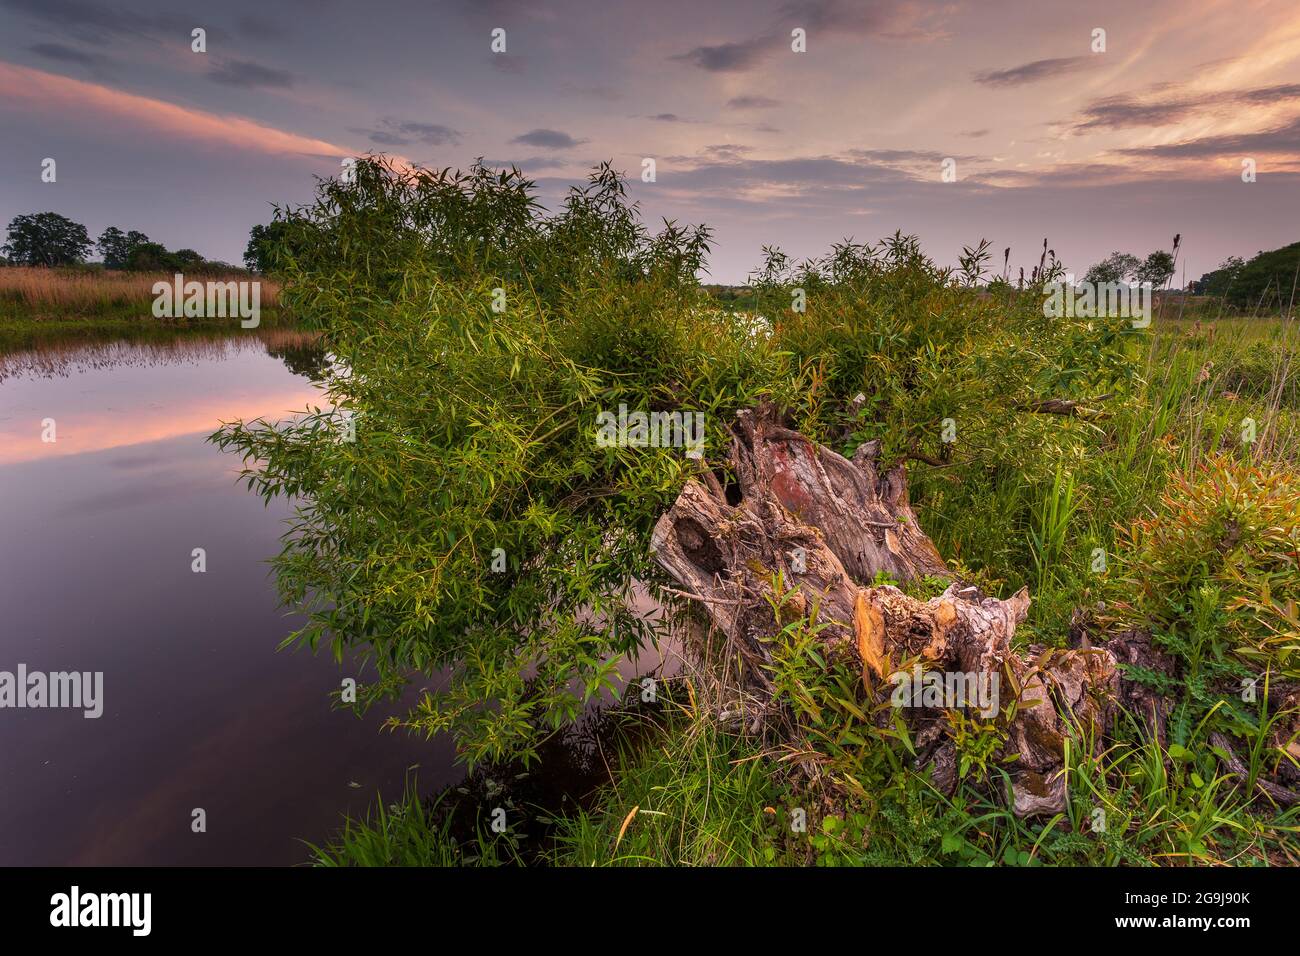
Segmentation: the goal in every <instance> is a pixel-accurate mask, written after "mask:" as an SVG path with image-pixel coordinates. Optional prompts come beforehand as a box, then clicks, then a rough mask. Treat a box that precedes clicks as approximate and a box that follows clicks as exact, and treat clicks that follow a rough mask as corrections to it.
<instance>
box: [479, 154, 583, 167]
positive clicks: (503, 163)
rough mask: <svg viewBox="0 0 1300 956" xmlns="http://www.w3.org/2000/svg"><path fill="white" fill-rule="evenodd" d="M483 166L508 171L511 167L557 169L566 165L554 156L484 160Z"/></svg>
mask: <svg viewBox="0 0 1300 956" xmlns="http://www.w3.org/2000/svg"><path fill="white" fill-rule="evenodd" d="M483 165H484V166H490V167H492V168H493V169H509V168H510V167H511V166H514V167H516V168H518V169H557V168H559V167H560V166H567V165H568V163H567V162H566V161H565V160H563V159H556V158H555V157H554V156H529V157H528V158H527V159H484V160H483Z"/></svg>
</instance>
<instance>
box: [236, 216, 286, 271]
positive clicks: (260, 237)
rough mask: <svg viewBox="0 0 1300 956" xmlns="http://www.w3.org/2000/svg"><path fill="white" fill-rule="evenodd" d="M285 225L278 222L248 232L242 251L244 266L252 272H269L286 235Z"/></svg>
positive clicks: (256, 227) (255, 227) (258, 226)
mask: <svg viewBox="0 0 1300 956" xmlns="http://www.w3.org/2000/svg"><path fill="white" fill-rule="evenodd" d="M287 234H288V230H287V224H286V223H284V222H280V221H274V222H269V223H267V224H266V225H265V226H262V225H257V226H254V227H253V228H252V229H250V230H249V231H248V245H247V247H245V249H244V265H246V266H247V267H248V268H249V269H251V270H253V271H254V272H270V271H271V269H273V268H274V267H275V260H276V257H277V256H278V255H279V254H280V252H281V250H282V247H283V244H284V240H285V237H286V235H287Z"/></svg>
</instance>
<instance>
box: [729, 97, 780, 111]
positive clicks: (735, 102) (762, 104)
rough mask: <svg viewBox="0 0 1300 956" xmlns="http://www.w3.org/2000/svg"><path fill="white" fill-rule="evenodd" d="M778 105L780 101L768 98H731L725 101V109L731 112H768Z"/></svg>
mask: <svg viewBox="0 0 1300 956" xmlns="http://www.w3.org/2000/svg"><path fill="white" fill-rule="evenodd" d="M780 105H781V101H780V100H774V99H772V98H771V97H770V96H733V97H732V98H731V99H729V100H727V109H732V110H770V109H772V108H774V107H777V106H780Z"/></svg>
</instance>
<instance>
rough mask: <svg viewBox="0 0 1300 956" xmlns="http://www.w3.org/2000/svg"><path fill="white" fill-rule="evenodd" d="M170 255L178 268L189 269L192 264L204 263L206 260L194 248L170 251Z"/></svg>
mask: <svg viewBox="0 0 1300 956" xmlns="http://www.w3.org/2000/svg"><path fill="white" fill-rule="evenodd" d="M169 255H170V256H171V260H172V262H174V263H175V264H176V268H178V269H188V268H191V267H192V266H199V265H202V264H203V263H204V262H205V260H204V258H203V257H202V256H201V255H199V254H198V253H197V252H195V251H194V250H193V249H177V250H176V251H175V252H172V253H169Z"/></svg>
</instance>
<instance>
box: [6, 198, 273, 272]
mask: <svg viewBox="0 0 1300 956" xmlns="http://www.w3.org/2000/svg"><path fill="white" fill-rule="evenodd" d="M276 229H277V224H276V223H272V224H270V225H268V226H262V225H256V226H254V227H253V228H252V230H251V232H250V234H249V240H248V246H247V248H246V249H245V250H244V266H245V268H247V269H249V270H250V271H253V272H264V271H266V267H267V265H268V264H269V256H270V243H271V241H272V240H273V239H274V238H275V235H276ZM92 250H93V251H96V252H98V253H99V256H100V258H101V259H102V260H103V267H104V268H105V269H114V270H124V271H129V272H231V271H237V270H238V266H233V265H231V264H230V263H227V262H221V261H219V260H210V259H205V258H204V257H203V256H202V255H200V254H199V253H198V252H195V251H194V250H193V249H168V248H167V247H166V246H165V245H163V244H162V243H161V242H155V241H154V240H152V239H150V238H149V237H148V236H147V235H145V234H144V233H143V232H140V231H139V230H138V229H131V230H129V231H126V232H124V231H123V230H121V229H119V228H118V227H117V226H109V227H108V228H106V229H105V230H104V231H103V232H101V233H100V234H99V238H98V239H95V240H93V241H92V240H91V238H90V234H89V233H88V232H87V231H86V227H85V226H83V225H82V224H81V223H79V222H75V221H73V220H71V219H69V218H67V217H66V216H61V215H59V214H58V213H56V212H38V213H30V214H26V215H21V216H15V217H14V218H13V219H11V220H10V221H9V226H8V229H7V231H6V239H5V243H4V245H3V246H0V252H3V254H4V257H3V258H2V259H0V265H20V266H41V267H46V268H54V267H56V266H80V265H85V264H86V262H87V259H88V258H89V256H90V254H91V252H92Z"/></svg>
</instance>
